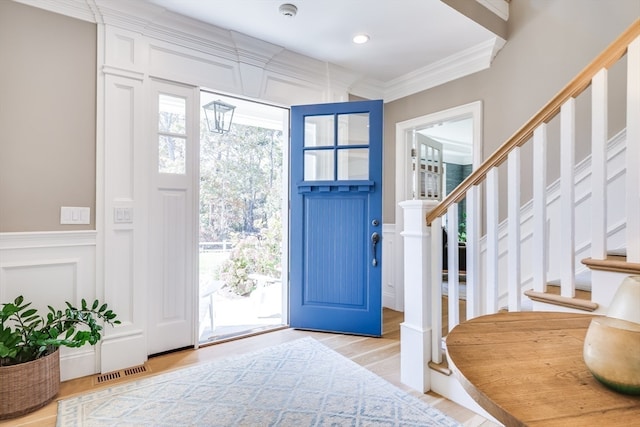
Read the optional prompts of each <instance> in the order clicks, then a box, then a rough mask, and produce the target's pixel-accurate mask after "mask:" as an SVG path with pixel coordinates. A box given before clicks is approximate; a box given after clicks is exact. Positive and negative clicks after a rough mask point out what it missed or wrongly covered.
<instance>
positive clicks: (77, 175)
mask: <svg viewBox="0 0 640 427" xmlns="http://www.w3.org/2000/svg"><path fill="white" fill-rule="evenodd" d="M95 94H96V25H95V24H91V23H87V22H83V21H80V20H77V19H73V18H68V17H65V16H62V15H58V14H54V13H50V12H46V11H44V10H41V9H37V8H33V7H29V6H25V5H21V4H18V3H14V2H12V1H6V0H2V1H0V129H2V131H1V132H0V232H12V231H54V230H77V229H95V220H94V218H95V199H96V197H95V187H96V172H95V150H96V136H95V135H96V113H95V109H96V107H95V106H96V97H95ZM61 206H86V207H90V208H91V224H89V225H60V207H61Z"/></svg>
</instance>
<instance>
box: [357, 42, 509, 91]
mask: <svg viewBox="0 0 640 427" xmlns="http://www.w3.org/2000/svg"><path fill="white" fill-rule="evenodd" d="M505 43H506V41H505V40H503V39H501V38H500V37H494V38H492V39H489V40H487V41H486V42H483V43H480V44H478V45H476V46H473V47H471V48H469V49H466V50H464V51H462V52H458V53H456V54H455V55H452V56H449V57H448V58H445V59H442V60H440V61H437V62H434V63H433V64H430V65H427V66H426V67H423V68H421V69H418V70H415V71H412V72H410V73H407V74H405V75H404V76H401V77H399V78H396V79H393V80H390V81H389V82H386V83H382V82H379V81H374V80H363V81H360V82H357V83H356V84H354V85H353V86H352V87H351V88H350V91H351V93H353V94H354V95H358V96H362V97H367V98H368V97H369V95H370V94H372V93H376V92H378V93H379V92H381V93H382V94H383V96H382V97H383V99H384V101H385V102H391V101H395V100H397V99H400V98H404V97H406V96H409V95H413V94H415V93H418V92H422V91H424V90H427V89H431V88H432V87H435V86H439V85H441V84H444V83H447V82H450V81H452V80H456V79H459V78H461V77H465V76H468V75H470V74H473V73H476V72H478V71H482V70H484V69H487V68H489V66H491V62H492V61H493V58H495V56H496V54H497V53H498V52H499V51H500V49H502V47H503V46H504V45H505Z"/></svg>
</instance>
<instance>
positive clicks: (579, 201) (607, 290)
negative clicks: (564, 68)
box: [401, 20, 640, 413]
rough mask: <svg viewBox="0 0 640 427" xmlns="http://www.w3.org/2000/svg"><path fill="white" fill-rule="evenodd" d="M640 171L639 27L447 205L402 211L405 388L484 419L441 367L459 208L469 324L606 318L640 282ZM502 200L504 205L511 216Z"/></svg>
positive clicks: (453, 311) (453, 304) (452, 310)
mask: <svg viewBox="0 0 640 427" xmlns="http://www.w3.org/2000/svg"><path fill="white" fill-rule="evenodd" d="M619 61H620V62H621V63H620V65H619V66H624V67H626V81H625V82H623V83H624V86H625V90H626V105H625V107H624V110H625V111H624V112H623V113H622V114H624V116H625V119H626V127H625V129H624V130H622V131H621V132H620V133H618V134H617V135H615V136H614V137H613V138H610V137H609V119H608V114H609V111H610V110H611V108H610V106H609V98H608V88H609V85H610V83H611V84H614V83H617V82H609V79H608V69H609V68H611V67H612V66H614V64H616V63H618V62H619ZM578 102H580V103H588V104H589V105H590V112H589V113H588V116H586V117H585V115H584V114H581V112H582V110H583V109H577V108H576V104H577V103H578ZM585 129H587V131H586V132H587V133H590V135H591V143H590V147H587V148H589V150H588V151H589V153H590V154H588V155H587V156H586V157H585V158H584V159H582V160H581V161H579V162H576V146H577V143H578V141H577V136H576V135H579V134H580V135H581V134H583V133H584V132H585ZM580 142H581V144H580V145H579V147H580V148H581V149H583V152H584V145H585V143H584V142H582V141H580ZM586 145H587V146H588V145H589V142H588V141H587V142H586ZM558 159H559V172H558V173H557V175H558V176H557V180H556V179H554V180H553V182H551V183H549V184H548V183H547V180H548V176H550V175H552V174H553V172H554V171H552V170H549V171H548V170H547V169H548V167H547V165H548V164H549V162H554V164H557V163H558ZM523 162H530V164H531V170H532V171H533V172H532V174H533V175H532V176H523V175H522V168H521V165H522V164H523ZM639 168H640V20H638V21H636V22H634V23H633V25H631V27H629V29H627V30H626V31H625V32H624V33H623V34H621V35H620V36H619V37H618V39H616V40H615V41H614V42H613V43H612V44H611V45H610V46H609V47H608V48H607V49H605V50H604V51H603V52H602V53H601V54H600V55H599V56H598V57H597V58H595V59H594V60H593V62H592V63H591V64H589V65H588V66H587V67H586V68H585V69H584V70H583V71H582V72H580V73H579V74H578V75H577V76H576V77H575V78H574V79H573V80H572V81H571V82H569V84H568V85H567V86H566V87H565V88H563V89H562V90H561V91H560V92H559V93H558V94H557V95H556V96H555V97H554V98H553V99H551V100H550V101H549V102H548V103H547V105H545V106H544V107H543V108H542V109H541V110H540V111H539V112H538V113H537V114H535V115H534V116H533V117H532V118H531V119H530V120H529V121H528V122H527V123H525V124H524V125H523V126H522V127H521V128H520V129H519V130H518V131H517V132H516V133H515V134H514V135H513V136H512V137H511V138H509V139H508V140H507V141H505V143H504V144H503V145H502V146H501V147H500V148H499V149H498V150H496V151H495V152H494V153H493V154H492V155H491V156H489V157H488V158H487V159H486V161H485V162H484V163H483V164H482V165H480V166H479V167H478V168H477V169H476V170H475V171H474V172H473V173H472V174H471V175H470V176H469V177H467V179H465V180H464V181H463V182H462V183H461V184H460V185H459V186H458V187H457V188H456V189H455V190H454V191H452V192H451V193H450V194H449V196H448V197H447V198H445V199H444V200H443V201H442V202H435V201H431V200H408V201H405V202H402V203H401V206H402V207H403V210H404V227H405V228H404V231H403V233H402V235H403V237H404V253H405V262H404V269H405V272H404V277H405V321H404V323H403V324H402V325H401V349H402V350H401V354H402V356H401V363H402V367H401V378H402V381H403V382H404V383H405V384H407V385H409V386H411V387H413V388H415V389H418V390H420V391H427V390H434V391H435V392H438V393H440V394H442V395H444V396H445V397H447V398H449V399H451V400H454V401H456V402H458V403H461V404H463V405H465V406H468V407H470V409H472V410H478V409H479V407H478V406H477V404H475V402H474V401H473V400H471V399H470V398H469V396H468V395H466V393H465V392H464V391H462V389H461V387H460V385H459V384H457V382H456V381H455V380H454V379H453V378H452V377H448V376H447V372H448V370H447V369H445V368H442V365H441V364H442V363H443V362H445V357H444V350H443V345H442V342H443V340H442V335H443V333H442V325H443V315H442V312H443V310H442V307H441V304H440V303H441V301H442V289H443V284H442V277H443V274H442V270H443V268H442V256H443V254H442V234H443V233H442V232H441V230H442V226H443V223H445V221H446V224H447V232H448V233H447V234H448V235H449V236H456V235H457V230H458V205H459V204H460V202H462V201H463V200H466V215H467V224H466V230H467V248H466V262H465V264H466V292H465V294H466V295H465V299H466V313H465V317H466V319H471V318H474V317H477V316H480V315H484V314H490V313H495V312H498V311H499V310H508V311H523V310H539V311H569V312H592V313H595V314H604V313H606V311H607V308H608V306H609V304H610V302H611V300H612V298H613V295H614V294H615V291H616V290H617V287H618V286H619V285H620V283H621V282H622V280H623V278H624V277H626V276H628V275H640V196H639V194H640V172H639V170H640V169H639ZM525 169H527V170H528V168H525ZM554 178H555V177H554ZM522 182H532V183H533V188H532V189H530V190H531V191H530V194H531V195H532V197H531V200H529V201H527V202H526V203H522V202H521V200H522V199H523V195H524V194H528V193H527V192H528V191H529V189H524V188H523V187H522V186H521V183H522ZM500 193H506V195H507V197H506V204H505V203H504V200H501V199H500V197H499V195H500ZM501 201H502V203H503V205H501ZM445 218H446V220H445ZM448 246H449V251H448V253H447V258H448V266H447V268H446V270H447V273H448V274H447V280H448V283H447V290H448V295H447V296H448V298H447V301H448V307H447V310H446V311H447V323H448V330H449V331H450V330H451V329H452V328H454V327H455V326H456V325H457V324H458V323H459V322H460V317H461V316H460V310H459V306H460V304H459V300H460V295H459V291H458V290H459V283H458V280H459V275H458V272H459V268H458V266H459V264H460V260H459V258H458V256H459V254H458V251H457V248H456V245H448ZM429 365H431V366H432V367H439V369H438V370H435V369H430V368H429ZM478 412H480V413H483V411H482V410H478Z"/></svg>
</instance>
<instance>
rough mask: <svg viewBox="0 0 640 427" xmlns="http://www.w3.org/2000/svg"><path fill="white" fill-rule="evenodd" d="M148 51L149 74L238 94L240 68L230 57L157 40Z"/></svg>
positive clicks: (240, 91)
mask: <svg viewBox="0 0 640 427" xmlns="http://www.w3.org/2000/svg"><path fill="white" fill-rule="evenodd" d="M148 55H149V68H148V71H149V75H150V76H151V77H155V78H160V79H164V80H170V81H174V82H183V83H189V84H192V85H195V86H200V87H205V88H210V89H216V90H220V91H223V92H230V93H235V94H242V83H241V76H240V70H239V67H238V63H237V62H235V61H233V60H230V59H226V58H222V57H216V56H211V55H206V54H204V53H202V52H198V51H194V50H188V49H184V48H180V47H178V46H172V45H170V44H167V43H163V42H157V41H153V42H152V43H150V45H149V52H148Z"/></svg>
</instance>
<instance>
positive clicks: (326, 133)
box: [304, 115, 334, 147]
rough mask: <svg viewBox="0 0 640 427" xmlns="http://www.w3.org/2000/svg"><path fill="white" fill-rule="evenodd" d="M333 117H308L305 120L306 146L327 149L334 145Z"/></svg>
mask: <svg viewBox="0 0 640 427" xmlns="http://www.w3.org/2000/svg"><path fill="white" fill-rule="evenodd" d="M333 120H334V119H333V115H331V116H307V117H305V118H304V146H305V147H327V146H333V145H334V135H333V131H334V125H333V124H334V121H333Z"/></svg>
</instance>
